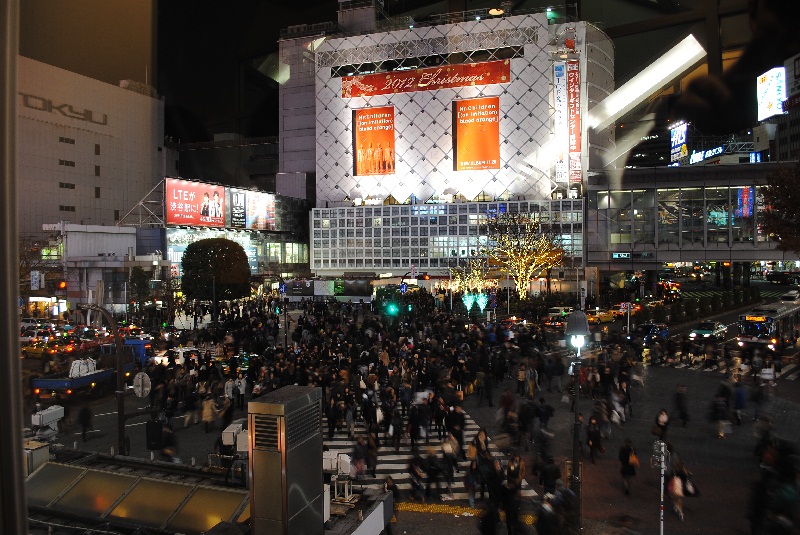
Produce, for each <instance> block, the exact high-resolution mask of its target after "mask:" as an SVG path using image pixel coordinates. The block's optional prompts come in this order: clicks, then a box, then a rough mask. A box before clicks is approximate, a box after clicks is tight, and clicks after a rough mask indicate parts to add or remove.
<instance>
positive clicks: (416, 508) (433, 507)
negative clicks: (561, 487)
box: [396, 502, 536, 526]
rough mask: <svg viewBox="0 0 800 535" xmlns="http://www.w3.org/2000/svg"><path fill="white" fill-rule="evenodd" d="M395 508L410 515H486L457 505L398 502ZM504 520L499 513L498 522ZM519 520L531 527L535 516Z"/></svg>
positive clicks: (482, 510)
mask: <svg viewBox="0 0 800 535" xmlns="http://www.w3.org/2000/svg"><path fill="white" fill-rule="evenodd" d="M396 506H397V510H398V511H405V512H411V513H436V514H442V515H455V516H476V517H478V516H483V515H485V514H486V510H485V509H477V508H472V507H464V506H459V505H446V504H440V503H419V502H398V503H397V504H396ZM505 519H506V516H505V512H504V511H500V521H501V522H505ZM519 520H520V522H524V523H525V524H526V525H528V526H531V525H533V524H534V523H535V522H536V516H535V515H533V514H531V513H523V514H521V515H519Z"/></svg>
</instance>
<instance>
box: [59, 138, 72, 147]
mask: <svg viewBox="0 0 800 535" xmlns="http://www.w3.org/2000/svg"><path fill="white" fill-rule="evenodd" d="M58 142H59V143H66V144H67V145H74V144H75V140H74V139H72V138H71V137H61V136H59V138H58Z"/></svg>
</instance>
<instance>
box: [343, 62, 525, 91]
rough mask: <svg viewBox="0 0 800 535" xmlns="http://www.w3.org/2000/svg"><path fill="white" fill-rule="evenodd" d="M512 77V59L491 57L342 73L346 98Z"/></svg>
mask: <svg viewBox="0 0 800 535" xmlns="http://www.w3.org/2000/svg"><path fill="white" fill-rule="evenodd" d="M510 81H511V63H510V62H509V60H503V61H487V62H485V63H467V64H462V65H447V66H443V67H431V68H429V69H417V70H414V71H394V72H382V73H376V74H365V75H363V76H343V77H342V98H352V97H374V96H375V95H388V94H391V93H408V92H411V91H431V90H434V89H445V88H448V87H464V86H472V85H489V84H504V83H507V82H510Z"/></svg>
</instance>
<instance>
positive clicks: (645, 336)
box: [628, 323, 669, 346]
mask: <svg viewBox="0 0 800 535" xmlns="http://www.w3.org/2000/svg"><path fill="white" fill-rule="evenodd" d="M667 338H669V327H668V326H667V324H666V323H642V324H641V325H637V326H636V328H635V329H634V330H633V331H631V333H630V334H629V335H628V340H632V341H633V342H635V343H639V344H641V345H645V346H651V345H653V344H655V343H656V342H660V343H663V342H664V341H666V340H667Z"/></svg>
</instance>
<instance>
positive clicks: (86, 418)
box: [78, 405, 92, 442]
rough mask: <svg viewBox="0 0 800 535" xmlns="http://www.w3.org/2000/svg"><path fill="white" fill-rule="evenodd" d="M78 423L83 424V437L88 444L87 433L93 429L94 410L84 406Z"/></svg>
mask: <svg viewBox="0 0 800 535" xmlns="http://www.w3.org/2000/svg"><path fill="white" fill-rule="evenodd" d="M78 423H79V424H81V435H83V441H84V442H86V433H87V432H88V431H90V430H91V429H92V410H91V409H90V408H89V406H88V405H84V406H83V407H82V408H81V410H80V412H79V413H78Z"/></svg>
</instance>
